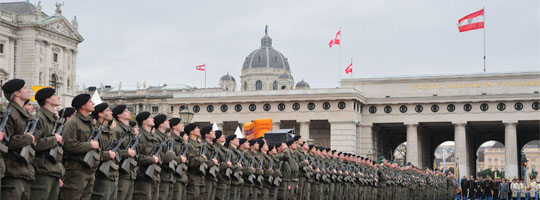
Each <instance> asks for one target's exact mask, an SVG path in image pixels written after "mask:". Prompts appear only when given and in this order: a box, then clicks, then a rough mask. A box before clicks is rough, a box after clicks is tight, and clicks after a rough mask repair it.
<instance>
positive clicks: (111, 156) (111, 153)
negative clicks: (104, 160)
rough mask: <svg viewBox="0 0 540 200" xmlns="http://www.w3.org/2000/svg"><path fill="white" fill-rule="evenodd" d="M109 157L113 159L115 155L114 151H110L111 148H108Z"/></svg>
mask: <svg viewBox="0 0 540 200" xmlns="http://www.w3.org/2000/svg"><path fill="white" fill-rule="evenodd" d="M109 157H110V158H111V159H114V157H116V152H114V151H112V150H109Z"/></svg>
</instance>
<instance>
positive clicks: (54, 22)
mask: <svg viewBox="0 0 540 200" xmlns="http://www.w3.org/2000/svg"><path fill="white" fill-rule="evenodd" d="M62 5H63V4H57V6H56V7H57V8H56V11H55V14H54V15H53V16H49V15H47V14H45V13H44V12H42V10H41V5H40V2H38V4H37V5H33V4H30V3H26V2H10V3H0V84H1V83H3V82H5V81H7V80H9V79H13V78H20V79H24V80H25V81H26V85H27V86H33V85H41V86H53V87H55V88H56V90H57V93H58V94H59V96H61V97H62V98H61V99H62V105H69V104H70V102H71V99H72V97H73V96H74V95H75V92H76V91H77V86H76V80H75V77H76V67H77V53H78V50H77V47H78V45H79V43H81V42H82V41H83V40H84V39H83V38H82V36H81V35H80V34H79V33H78V32H77V28H78V22H77V20H76V18H74V19H73V20H72V21H71V22H69V21H68V20H67V19H66V18H65V17H64V16H62V10H61V6H62Z"/></svg>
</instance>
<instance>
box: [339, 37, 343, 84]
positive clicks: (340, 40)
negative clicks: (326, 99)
mask: <svg viewBox="0 0 540 200" xmlns="http://www.w3.org/2000/svg"><path fill="white" fill-rule="evenodd" d="M342 41H343V34H342V33H341V27H339V80H338V87H340V86H341V45H343V43H342Z"/></svg>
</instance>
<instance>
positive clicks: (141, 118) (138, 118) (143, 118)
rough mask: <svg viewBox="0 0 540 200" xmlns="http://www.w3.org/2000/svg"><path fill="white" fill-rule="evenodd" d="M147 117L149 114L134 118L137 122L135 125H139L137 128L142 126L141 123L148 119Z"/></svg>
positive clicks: (143, 113)
mask: <svg viewBox="0 0 540 200" xmlns="http://www.w3.org/2000/svg"><path fill="white" fill-rule="evenodd" d="M149 117H150V112H142V113H139V114H138V115H137V116H136V117H135V120H136V121H137V124H139V126H142V121H144V120H146V119H148V118H149Z"/></svg>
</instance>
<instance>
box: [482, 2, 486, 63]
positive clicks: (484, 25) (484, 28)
mask: <svg viewBox="0 0 540 200" xmlns="http://www.w3.org/2000/svg"><path fill="white" fill-rule="evenodd" d="M482 9H483V10H484V15H483V17H484V73H485V72H486V8H485V6H483V7H482Z"/></svg>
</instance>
